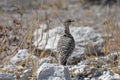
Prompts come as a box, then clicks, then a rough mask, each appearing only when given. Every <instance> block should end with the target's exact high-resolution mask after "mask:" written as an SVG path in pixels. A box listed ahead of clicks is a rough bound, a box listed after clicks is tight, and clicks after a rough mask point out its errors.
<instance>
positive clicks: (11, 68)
mask: <svg viewBox="0 0 120 80" xmlns="http://www.w3.org/2000/svg"><path fill="white" fill-rule="evenodd" d="M22 69H23V67H22V66H20V65H19V66H17V65H5V66H4V67H3V68H2V70H4V71H11V72H13V71H16V70H22Z"/></svg>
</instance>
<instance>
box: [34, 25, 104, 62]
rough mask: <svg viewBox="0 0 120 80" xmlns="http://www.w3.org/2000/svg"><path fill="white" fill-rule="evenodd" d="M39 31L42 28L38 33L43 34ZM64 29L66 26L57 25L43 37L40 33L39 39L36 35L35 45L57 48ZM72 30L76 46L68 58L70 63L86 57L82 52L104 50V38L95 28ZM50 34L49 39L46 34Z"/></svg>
mask: <svg viewBox="0 0 120 80" xmlns="http://www.w3.org/2000/svg"><path fill="white" fill-rule="evenodd" d="M39 31H41V29H38V31H37V33H38V35H39V34H41V32H39ZM63 31H64V27H56V28H53V29H51V30H49V32H46V33H44V34H43V37H42V36H41V35H39V36H38V37H39V38H38V39H36V36H35V35H34V43H33V45H35V46H37V45H38V47H39V49H43V48H44V47H45V48H46V49H53V50H56V48H57V43H58V40H59V38H60V35H61V34H62V33H63ZM70 31H71V34H72V35H73V37H74V39H75V43H76V46H75V50H74V52H73V54H72V55H71V56H70V58H69V60H68V61H69V62H68V63H72V61H73V62H74V61H75V60H76V59H77V60H78V59H79V61H81V58H83V57H84V55H82V54H87V53H88V54H90V53H95V52H97V53H100V52H102V48H103V44H104V40H103V38H102V35H101V34H100V33H98V32H97V31H96V30H94V29H93V28H91V27H71V28H70ZM35 33H36V31H35ZM47 33H49V34H47ZM48 35H49V38H48V39H47V37H46V36H48ZM40 40H41V41H40ZM38 42H40V43H38ZM93 46H94V47H93ZM81 55H82V57H81Z"/></svg>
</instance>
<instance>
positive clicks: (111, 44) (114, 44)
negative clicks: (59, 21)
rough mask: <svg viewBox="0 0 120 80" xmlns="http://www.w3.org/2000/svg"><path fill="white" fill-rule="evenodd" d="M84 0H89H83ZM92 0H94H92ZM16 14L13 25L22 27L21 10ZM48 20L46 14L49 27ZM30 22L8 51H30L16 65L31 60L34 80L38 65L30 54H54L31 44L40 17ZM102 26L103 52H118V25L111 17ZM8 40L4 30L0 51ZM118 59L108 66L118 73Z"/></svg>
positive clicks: (119, 42) (40, 55)
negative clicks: (22, 34)
mask: <svg viewBox="0 0 120 80" xmlns="http://www.w3.org/2000/svg"><path fill="white" fill-rule="evenodd" d="M80 1H82V0H80ZM84 1H87V2H89V1H91V0H84ZM92 1H94V0H92ZM115 1H116V0H115ZM62 5H63V4H62V3H60V4H59V5H58V2H56V4H55V6H57V8H60V7H61V6H62ZM52 7H54V6H52ZM41 8H43V9H49V8H50V7H49V6H46V5H44V6H42V7H41ZM18 14H19V15H20V21H17V20H13V21H14V25H15V27H16V26H17V27H18V28H21V29H22V28H23V20H22V18H23V15H24V14H23V13H21V11H19V13H18ZM57 14H59V13H54V14H53V15H55V16H56V15H57ZM48 20H49V16H48V15H47V14H46V18H45V22H46V24H47V26H48V27H49V22H48ZM32 22H33V23H32V24H31V25H30V26H29V27H28V28H27V29H26V30H25V32H24V36H22V40H20V41H18V42H19V43H18V44H17V47H14V48H13V49H11V50H10V52H11V53H12V56H14V55H15V54H16V53H17V51H18V50H19V49H22V48H27V49H28V50H29V53H30V56H29V58H28V59H27V60H26V61H25V62H21V63H18V64H17V65H22V66H23V67H24V68H25V69H27V65H26V64H27V63H28V62H31V63H32V65H33V67H32V71H33V73H32V76H31V77H33V78H34V80H36V71H37V69H38V66H37V65H36V61H35V60H34V59H32V58H31V56H32V55H33V54H34V53H35V54H37V56H38V57H39V58H40V59H42V58H44V57H48V56H55V55H54V54H53V53H52V52H49V51H47V50H46V49H45V47H46V46H44V48H43V50H39V49H38V46H37V47H35V46H33V45H32V41H33V32H34V31H35V30H37V29H39V28H40V27H39V24H41V22H42V20H41V17H39V16H38V15H37V20H36V16H34V17H33V20H32ZM104 26H105V29H103V30H104V31H103V33H104V34H106V35H107V36H106V37H104V40H105V45H104V48H103V52H104V54H105V55H107V54H109V53H112V52H119V51H120V47H119V46H120V35H119V34H120V25H119V24H118V23H117V22H116V21H115V20H112V19H111V20H108V21H106V22H105V25H104ZM21 29H20V30H21ZM0 30H2V31H7V29H6V27H1V26H0ZM18 31H19V29H18ZM8 34H9V33H8ZM17 34H19V33H17ZM43 34H44V31H42V36H41V40H40V41H39V42H38V45H39V44H40V43H41V41H42V39H43ZM109 34H111V35H112V36H113V38H114V41H113V40H111V39H110V37H109ZM46 37H47V39H46V45H47V42H48V39H49V33H48V34H47V36H46ZM8 42H9V40H8V36H7V34H6V32H5V33H3V37H2V40H0V52H4V51H5V50H6V49H7V46H5V45H4V44H6V43H8ZM6 45H7V44H6ZM9 45H10V44H9ZM26 46H27V47H26ZM93 47H94V45H93ZM96 56H98V55H97V53H96V54H95V55H91V56H88V55H86V59H88V60H89V59H91V58H95V57H96ZM3 57H4V56H3ZM0 59H1V58H0ZM119 61H120V57H118V59H117V60H116V62H115V61H113V60H111V62H112V64H111V66H110V68H111V70H113V71H114V72H115V73H118V74H120V72H119V69H118V68H117V64H116V65H115V63H117V62H119ZM105 62H106V61H105ZM77 63H78V62H77V61H76V64H77ZM97 64H98V62H95V63H94V64H93V65H91V66H94V67H96V65H97ZM100 64H105V63H100ZM25 69H23V70H21V72H22V71H24V70H25ZM0 71H1V70H0ZM17 71H18V72H20V70H16V72H17ZM4 72H9V73H12V72H10V71H9V70H7V71H4ZM17 76H18V77H19V76H20V74H18V75H17ZM30 79H31V78H30Z"/></svg>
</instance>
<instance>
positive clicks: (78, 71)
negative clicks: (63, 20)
mask: <svg viewBox="0 0 120 80" xmlns="http://www.w3.org/2000/svg"><path fill="white" fill-rule="evenodd" d="M87 67H88V65H74V66H71V67H69V71H70V72H72V73H74V74H75V75H79V74H82V73H84V70H85V68H87Z"/></svg>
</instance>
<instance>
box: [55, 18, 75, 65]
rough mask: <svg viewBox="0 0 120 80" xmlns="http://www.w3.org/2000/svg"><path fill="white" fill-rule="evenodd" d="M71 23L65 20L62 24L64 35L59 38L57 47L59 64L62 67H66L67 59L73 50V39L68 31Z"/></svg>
mask: <svg viewBox="0 0 120 80" xmlns="http://www.w3.org/2000/svg"><path fill="white" fill-rule="evenodd" d="M71 22H72V21H71V20H66V21H65V22H64V25H65V31H64V34H63V35H62V36H61V37H60V39H59V41H58V45H57V51H58V54H59V63H60V64H62V65H66V63H67V59H68V57H69V56H70V55H71V54H72V52H73V50H74V48H75V41H74V38H73V36H72V35H71V34H70V31H69V25H70V24H71Z"/></svg>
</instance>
